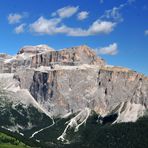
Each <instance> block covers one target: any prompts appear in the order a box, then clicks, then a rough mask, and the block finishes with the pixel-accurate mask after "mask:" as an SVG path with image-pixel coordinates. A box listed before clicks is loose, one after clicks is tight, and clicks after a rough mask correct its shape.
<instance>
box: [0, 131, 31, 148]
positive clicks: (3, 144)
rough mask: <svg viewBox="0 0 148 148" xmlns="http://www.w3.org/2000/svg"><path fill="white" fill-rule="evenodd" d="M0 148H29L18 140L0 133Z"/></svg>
mask: <svg viewBox="0 0 148 148" xmlns="http://www.w3.org/2000/svg"><path fill="white" fill-rule="evenodd" d="M0 148H29V147H28V146H26V145H25V144H24V143H22V142H20V141H19V140H17V139H16V138H13V137H11V136H8V135H6V134H4V133H1V132H0Z"/></svg>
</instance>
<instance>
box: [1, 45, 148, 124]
mask: <svg viewBox="0 0 148 148" xmlns="http://www.w3.org/2000/svg"><path fill="white" fill-rule="evenodd" d="M1 65H2V66H3V70H2V72H3V73H6V72H7V73H14V79H15V81H18V83H17V85H18V87H19V89H20V90H21V89H23V90H27V92H29V93H30V95H31V96H32V97H33V99H34V101H36V103H38V104H39V106H40V107H41V108H43V110H45V111H47V112H48V113H49V114H50V116H52V117H56V116H58V117H59V116H60V117H62V116H64V115H65V114H67V113H76V112H79V111H81V110H83V109H85V108H88V109H90V110H93V111H95V112H96V113H97V114H98V115H101V116H103V117H104V116H106V115H109V114H115V113H116V114H118V117H117V120H116V121H115V123H116V122H129V121H136V120H137V119H138V118H139V117H141V116H143V115H144V114H145V111H146V110H147V108H148V78H147V77H145V76H144V75H142V74H138V73H137V72H134V71H132V70H129V69H127V68H122V67H114V66H108V65H106V64H105V61H104V60H103V59H101V58H100V57H98V56H97V55H96V54H95V52H94V51H93V50H92V49H91V48H89V47H87V46H78V47H72V48H66V49H63V50H59V51H55V50H53V49H52V48H50V47H47V46H45V45H42V46H41V45H39V46H35V47H34V46H29V47H23V48H22V49H21V50H20V51H19V53H18V54H17V55H16V56H13V57H11V58H8V59H5V60H3V61H2V64H1ZM6 68H7V70H6ZM12 83H13V81H12ZM12 83H11V85H12ZM12 87H14V85H12ZM5 89H6V90H7V88H5ZM20 90H19V92H20ZM16 91H17V90H16ZM24 95H25V93H23V99H24V98H25V97H24Z"/></svg>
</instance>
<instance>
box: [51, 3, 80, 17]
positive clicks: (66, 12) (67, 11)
mask: <svg viewBox="0 0 148 148" xmlns="http://www.w3.org/2000/svg"><path fill="white" fill-rule="evenodd" d="M78 9H79V7H78V6H77V7H74V6H67V7H63V8H60V9H58V10H57V11H56V12H53V13H52V16H59V17H60V18H69V17H71V16H72V15H74V14H75V13H76V12H77V11H78Z"/></svg>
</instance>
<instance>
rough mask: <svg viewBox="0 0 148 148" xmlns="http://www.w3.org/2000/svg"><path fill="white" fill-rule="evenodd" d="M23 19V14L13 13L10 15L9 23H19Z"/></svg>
mask: <svg viewBox="0 0 148 148" xmlns="http://www.w3.org/2000/svg"><path fill="white" fill-rule="evenodd" d="M21 19H22V15H21V14H17V13H11V14H9V16H8V21H9V24H15V23H19V22H20V20H21Z"/></svg>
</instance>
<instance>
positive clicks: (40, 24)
mask: <svg viewBox="0 0 148 148" xmlns="http://www.w3.org/2000/svg"><path fill="white" fill-rule="evenodd" d="M60 22H61V19H55V18H53V19H49V20H48V19H45V18H44V17H40V18H39V19H38V20H37V21H35V22H34V23H33V24H31V25H30V30H31V31H33V32H35V33H39V34H50V35H52V34H55V33H56V30H55V29H56V27H57V25H58V24H59V23H60Z"/></svg>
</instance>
